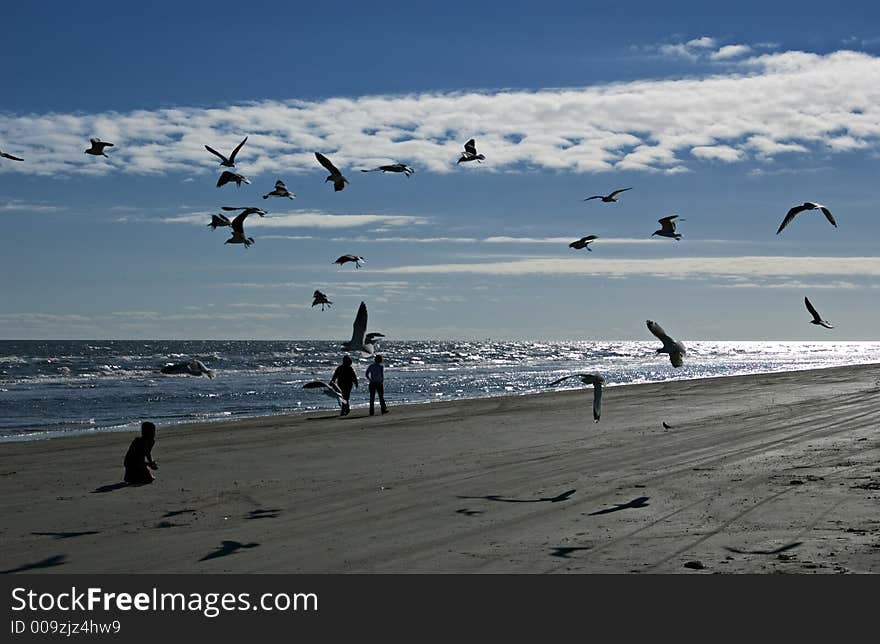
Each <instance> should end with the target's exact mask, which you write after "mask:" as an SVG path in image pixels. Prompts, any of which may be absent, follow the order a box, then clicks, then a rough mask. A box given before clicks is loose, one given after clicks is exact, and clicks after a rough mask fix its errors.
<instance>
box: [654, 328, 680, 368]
mask: <svg viewBox="0 0 880 644" xmlns="http://www.w3.org/2000/svg"><path fill="white" fill-rule="evenodd" d="M647 325H648V331H650V332H651V333H653V334H654V335H655V336H656V337H657V339H658V340H660V342H662V343H663V346H662V347H660V348H659V349H657V353H668V354H669V361H670V362H671V363H672V366H673V367H680V366H682V365H683V364H684V354H685V353H687V351H686V350H685V348H684V344H682V343H681V342H679V341H678V340H673V339H672V338H671V337H669V335H667V333H666V331H664V330H663V327H661V326H660V325H659V324H657V323H656V322H654V321H653V320H648V321H647Z"/></svg>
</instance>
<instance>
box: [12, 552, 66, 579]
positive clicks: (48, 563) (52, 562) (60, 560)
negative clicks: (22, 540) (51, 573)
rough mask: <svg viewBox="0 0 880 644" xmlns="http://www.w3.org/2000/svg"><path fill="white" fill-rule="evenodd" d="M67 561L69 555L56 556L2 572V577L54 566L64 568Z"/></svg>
mask: <svg viewBox="0 0 880 644" xmlns="http://www.w3.org/2000/svg"><path fill="white" fill-rule="evenodd" d="M66 559H67V555H55V556H54V557H48V558H46V559H43V560H42V561H35V562H34V563H29V564H24V565H23V566H19V567H18V568H9V569H8V570H0V575H9V574H12V573H14V572H24V571H25V570H36V569H37V568H52V567H53V566H63V565H64V564H66V563H67V561H66Z"/></svg>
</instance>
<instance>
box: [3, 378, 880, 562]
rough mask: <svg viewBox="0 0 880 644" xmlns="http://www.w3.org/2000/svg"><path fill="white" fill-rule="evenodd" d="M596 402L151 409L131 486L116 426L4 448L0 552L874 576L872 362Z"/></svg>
mask: <svg viewBox="0 0 880 644" xmlns="http://www.w3.org/2000/svg"><path fill="white" fill-rule="evenodd" d="M591 400H592V392H591V390H590V389H589V388H587V389H585V390H581V391H567V392H559V393H548V394H540V395H529V396H514V397H504V398H493V399H487V400H475V401H465V402H454V403H439V404H431V405H411V406H406V407H392V409H391V413H390V414H388V415H387V416H378V415H377V416H375V417H369V416H367V415H366V413H365V412H364V410H359V409H355V410H353V412H352V415H351V416H349V417H347V418H339V417H338V416H336V415H335V413H332V414H331V413H329V412H322V413H314V414H310V415H306V416H296V417H277V416H276V417H270V418H261V419H254V420H242V421H235V422H229V423H215V424H204V425H189V426H175V427H162V426H161V425H160V426H159V431H158V441H157V444H156V448H155V449H154V452H153V456H154V458H155V459H156V460H157V461H158V463H159V466H160V469H159V471H158V475H159V479H158V480H157V481H156V483H154V484H153V485H149V486H144V487H119V488H117V489H112V487H113V484H115V483H117V482H118V481H120V480H121V476H122V467H121V462H122V457H123V455H124V453H125V450H126V448H127V447H128V443H129V442H130V441H131V439H132V437H133V436H132V435H130V434H119V433H113V434H103V435H97V436H83V437H73V438H61V439H53V440H48V441H38V442H31V443H6V444H2V445H0V485H2V495H0V516H2V527H0V539H2V542H3V546H2V552H0V570H3V571H6V572H9V571H13V570H17V571H20V570H29V571H33V572H51V573H73V572H259V573H268V572H273V573H279V572H481V573H492V572H529V573H536V572H592V573H633V572H638V573H688V574H701V573H702V574H705V573H715V572H727V573H744V572H747V573H755V572H758V573H764V572H768V573H769V572H790V573H836V572H854V573H868V572H880V463H878V456H880V449H878V448H880V434H878V425H880V365H869V366H858V367H844V368H835V369H825V370H817V371H802V372H793V373H781V374H771V375H760V376H742V377H732V378H713V379H706V380H695V381H680V382H668V383H658V384H647V385H629V386H622V387H610V388H608V389H607V390H606V393H605V396H604V401H603V403H604V404H603V415H602V420H601V422H600V423H599V424H594V423H593V422H592V419H591V413H590V404H591ZM663 421H665V422H667V423H668V424H669V425H671V428H670V429H664V428H663V427H662V425H661V423H662V422H663ZM108 486H109V488H110V489H109V491H101V492H96V491H95V490H97V489H100V488H102V487H103V488H105V489H107V488H108ZM224 544H225V545H224Z"/></svg>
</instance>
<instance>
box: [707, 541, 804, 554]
mask: <svg viewBox="0 0 880 644" xmlns="http://www.w3.org/2000/svg"><path fill="white" fill-rule="evenodd" d="M803 543H804V542H803V541H793V542H791V543H787V544H785V545H784V546H779V547H778V548H774V549H773V550H740V549H739V548H731V547H730V546H724V549H725V550H727V551H728V552H734V553H736V554H738V555H779V554H782V553H783V552H787V551H788V550H794V549H795V548H797V547H798V546H801V545H803Z"/></svg>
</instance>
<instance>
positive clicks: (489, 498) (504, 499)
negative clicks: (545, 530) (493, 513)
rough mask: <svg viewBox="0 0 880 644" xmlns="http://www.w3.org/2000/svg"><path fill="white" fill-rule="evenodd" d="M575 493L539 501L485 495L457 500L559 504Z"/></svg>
mask: <svg viewBox="0 0 880 644" xmlns="http://www.w3.org/2000/svg"><path fill="white" fill-rule="evenodd" d="M575 492H577V490H566V491H565V492H563V493H562V494H557V495H556V496H542V497H541V498H539V499H512V498H508V497H505V496H501V495H500V494H487V495H485V496H461V495H459V496H458V497H457V498H459V499H484V500H486V501H499V502H501V503H559V502H560V501H568V500H569V499H570V498H571V495H572V494H574V493H575Z"/></svg>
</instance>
